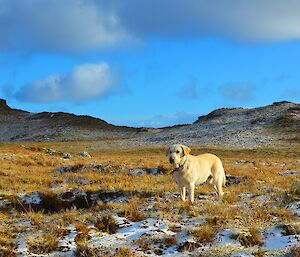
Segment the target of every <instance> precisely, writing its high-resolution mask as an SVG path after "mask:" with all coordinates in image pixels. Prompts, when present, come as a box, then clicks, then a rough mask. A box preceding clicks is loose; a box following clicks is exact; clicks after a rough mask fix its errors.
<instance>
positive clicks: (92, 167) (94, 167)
mask: <svg viewBox="0 0 300 257" xmlns="http://www.w3.org/2000/svg"><path fill="white" fill-rule="evenodd" d="M107 168H108V167H107V165H104V164H88V165H83V164H77V165H72V166H63V167H60V168H58V169H56V170H55V172H57V173H65V172H77V171H91V170H93V171H99V172H103V171H106V170H107Z"/></svg>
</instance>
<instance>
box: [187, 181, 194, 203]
mask: <svg viewBox="0 0 300 257" xmlns="http://www.w3.org/2000/svg"><path fill="white" fill-rule="evenodd" d="M188 190H189V201H190V203H194V198H195V196H194V194H195V184H194V183H190V184H189V186H188Z"/></svg>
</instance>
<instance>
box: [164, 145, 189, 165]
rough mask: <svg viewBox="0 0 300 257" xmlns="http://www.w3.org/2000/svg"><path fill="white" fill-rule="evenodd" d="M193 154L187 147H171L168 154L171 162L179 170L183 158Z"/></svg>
mask: <svg viewBox="0 0 300 257" xmlns="http://www.w3.org/2000/svg"><path fill="white" fill-rule="evenodd" d="M190 152H191V149H190V148H189V147H187V146H185V145H179V144H176V145H171V146H170V147H169V148H168V149H167V152H166V156H167V157H168V159H169V162H170V163H171V164H172V165H173V167H174V169H178V168H179V166H180V163H181V162H182V160H183V158H184V157H185V156H186V155H188V154H189V153H190Z"/></svg>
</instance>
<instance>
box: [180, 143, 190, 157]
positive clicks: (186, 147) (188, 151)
mask: <svg viewBox="0 0 300 257" xmlns="http://www.w3.org/2000/svg"><path fill="white" fill-rule="evenodd" d="M181 148H182V152H183V156H185V155H188V154H189V153H190V152H191V148H189V147H188V146H186V145H181Z"/></svg>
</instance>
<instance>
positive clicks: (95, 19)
mask: <svg viewBox="0 0 300 257" xmlns="http://www.w3.org/2000/svg"><path fill="white" fill-rule="evenodd" d="M0 38H1V41H0V49H1V48H2V49H4V50H5V49H21V50H24V49H25V50H31V51H34V50H40V49H42V50H44V49H46V50H64V51H72V50H86V49H94V48H96V49H98V48H106V47H111V46H114V45H116V44H118V43H120V42H124V41H127V40H130V37H129V35H128V33H127V32H126V30H125V28H124V27H122V25H121V24H120V21H119V18H118V16H117V14H116V13H115V11H114V10H113V9H108V8H105V6H104V5H103V6H102V5H101V1H99V2H98V3H97V4H95V1H93V0H63V1H57V0H22V1H19V0H0Z"/></svg>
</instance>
